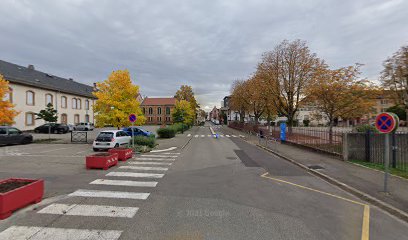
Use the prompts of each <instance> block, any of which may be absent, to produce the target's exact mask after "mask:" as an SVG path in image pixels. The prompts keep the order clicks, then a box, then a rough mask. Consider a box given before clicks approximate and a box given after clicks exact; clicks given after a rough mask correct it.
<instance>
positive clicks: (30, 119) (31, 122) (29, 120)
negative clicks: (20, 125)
mask: <svg viewBox="0 0 408 240" xmlns="http://www.w3.org/2000/svg"><path fill="white" fill-rule="evenodd" d="M34 121H35V117H34V113H31V112H28V113H26V115H25V122H26V126H33V125H34V124H35V123H34Z"/></svg>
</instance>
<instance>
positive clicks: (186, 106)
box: [173, 100, 195, 125]
mask: <svg viewBox="0 0 408 240" xmlns="http://www.w3.org/2000/svg"><path fill="white" fill-rule="evenodd" d="M194 117H195V113H194V110H193V109H192V108H191V104H190V102H188V101H186V100H177V101H176V105H175V106H174V110H173V119H174V122H176V123H182V124H186V125H192V124H193V123H194Z"/></svg>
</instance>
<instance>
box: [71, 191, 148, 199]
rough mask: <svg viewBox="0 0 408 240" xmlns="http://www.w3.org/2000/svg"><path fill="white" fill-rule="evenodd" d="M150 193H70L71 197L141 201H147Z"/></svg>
mask: <svg viewBox="0 0 408 240" xmlns="http://www.w3.org/2000/svg"><path fill="white" fill-rule="evenodd" d="M149 195H150V193H135V192H117V191H99V190H88V189H78V190H76V191H75V192H73V193H70V194H69V195H68V196H70V197H100V198H125V199H141V200H145V199H147V197H149Z"/></svg>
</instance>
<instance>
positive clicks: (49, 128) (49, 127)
mask: <svg viewBox="0 0 408 240" xmlns="http://www.w3.org/2000/svg"><path fill="white" fill-rule="evenodd" d="M48 140H51V124H50V125H48Z"/></svg>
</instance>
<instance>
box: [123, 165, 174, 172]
mask: <svg viewBox="0 0 408 240" xmlns="http://www.w3.org/2000/svg"><path fill="white" fill-rule="evenodd" d="M119 168H121V169H133V170H147V171H167V170H169V169H168V168H163V167H139V166H122V167H119Z"/></svg>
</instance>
